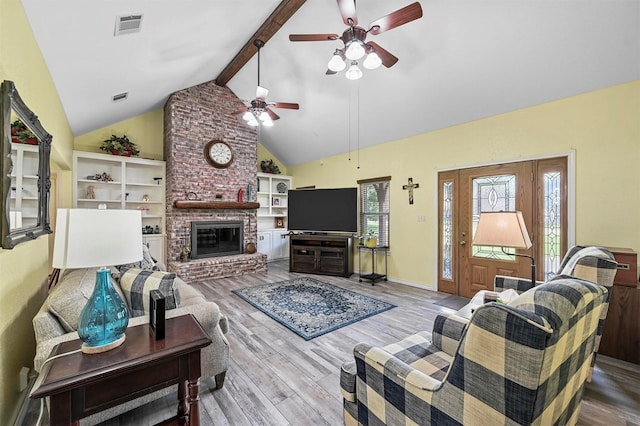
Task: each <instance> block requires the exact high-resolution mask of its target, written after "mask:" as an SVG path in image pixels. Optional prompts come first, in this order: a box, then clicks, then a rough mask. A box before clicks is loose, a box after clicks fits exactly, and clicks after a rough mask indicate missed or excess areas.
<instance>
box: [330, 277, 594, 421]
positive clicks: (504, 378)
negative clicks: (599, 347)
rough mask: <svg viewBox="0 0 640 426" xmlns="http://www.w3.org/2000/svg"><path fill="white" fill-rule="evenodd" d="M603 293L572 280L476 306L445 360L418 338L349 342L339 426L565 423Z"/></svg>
mask: <svg viewBox="0 0 640 426" xmlns="http://www.w3.org/2000/svg"><path fill="white" fill-rule="evenodd" d="M606 297H607V289H606V288H604V287H602V286H599V285H597V284H594V283H591V282H588V281H583V280H580V279H576V278H571V277H566V278H559V279H558V280H555V281H554V282H550V283H546V284H543V285H540V286H536V287H534V288H532V289H530V290H528V291H526V292H525V293H523V294H521V295H520V296H519V297H518V298H517V299H515V300H514V301H512V302H511V303H510V304H509V305H502V304H498V303H488V304H485V305H481V306H480V307H478V308H477V309H476V310H475V312H474V313H473V315H472V317H471V320H470V322H469V323H468V325H467V326H466V327H463V330H462V332H461V339H460V343H459V345H458V346H457V347H456V349H455V351H454V353H453V355H450V354H448V353H447V352H446V351H444V350H443V349H444V348H443V347H441V346H438V344H436V342H435V340H434V342H433V343H432V342H431V341H430V339H429V333H426V332H422V333H418V334H415V335H413V336H410V337H408V338H406V339H404V340H402V341H401V342H398V343H394V344H391V345H388V346H386V347H384V348H380V347H375V346H371V345H368V344H363V343H361V344H358V345H356V347H355V348H354V355H355V362H353V361H351V362H348V363H345V364H344V365H343V367H342V371H341V377H340V385H341V391H342V395H343V397H344V422H345V424H346V425H369V424H371V425H382V424H385V425H407V424H415V425H429V424H434V425H462V424H465V425H469V424H509V425H510V424H526V425H528V424H537V425H547V424H563V425H564V424H575V422H576V420H577V417H578V409H579V406H580V401H581V399H582V392H583V388H584V382H585V380H586V378H587V375H588V374H589V367H590V361H591V358H592V354H593V348H594V345H595V336H596V330H597V327H598V321H599V318H600V312H601V310H602V307H603V304H604V303H605V300H606Z"/></svg>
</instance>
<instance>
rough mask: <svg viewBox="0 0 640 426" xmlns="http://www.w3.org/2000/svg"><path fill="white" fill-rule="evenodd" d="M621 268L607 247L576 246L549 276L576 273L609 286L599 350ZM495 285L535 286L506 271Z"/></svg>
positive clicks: (498, 288)
mask: <svg viewBox="0 0 640 426" xmlns="http://www.w3.org/2000/svg"><path fill="white" fill-rule="evenodd" d="M617 270H618V263H617V262H616V260H615V257H614V256H613V254H612V253H611V252H610V251H609V250H607V249H606V248H604V247H594V246H573V247H571V248H570V249H569V251H567V254H566V255H565V256H564V258H563V259H562V263H561V264H560V271H559V272H558V273H557V274H555V275H554V276H553V277H551V278H550V279H549V281H554V280H557V279H559V278H562V277H565V276H572V277H576V278H581V279H583V280H587V281H591V282H594V283H596V284H600V285H602V286H605V287H607V289H608V290H609V292H608V293H607V300H606V301H605V304H604V307H603V308H602V314H601V317H600V323H599V324H598V333H597V335H596V336H597V337H596V347H595V350H594V352H598V348H599V347H600V339H601V338H602V331H603V330H604V321H605V319H606V318H607V312H608V311H609V300H610V299H611V291H612V289H613V279H614V278H615V276H616V272H617ZM540 284H541V282H540V281H537V282H536V285H540ZM494 285H495V291H504V290H506V289H508V288H511V289H514V290H516V291H517V292H518V293H521V292H523V291H526V290H528V289H530V288H531V287H532V285H531V280H527V279H522V278H515V277H506V276H502V275H496V277H495V278H494ZM595 363H596V356H595V355H594V357H593V360H592V362H591V371H590V373H589V379H588V380H589V381H591V377H592V376H593V368H594V366H595Z"/></svg>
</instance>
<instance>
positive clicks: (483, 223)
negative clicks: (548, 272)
mask: <svg viewBox="0 0 640 426" xmlns="http://www.w3.org/2000/svg"><path fill="white" fill-rule="evenodd" d="M472 244H473V245H474V246H489V247H512V248H517V249H528V248H529V247H531V239H530V238H529V233H528V232H527V227H526V226H525V224H524V218H523V217H522V212H519V211H515V212H484V213H480V220H479V221H478V227H477V228H476V234H475V235H474V237H473V243H472Z"/></svg>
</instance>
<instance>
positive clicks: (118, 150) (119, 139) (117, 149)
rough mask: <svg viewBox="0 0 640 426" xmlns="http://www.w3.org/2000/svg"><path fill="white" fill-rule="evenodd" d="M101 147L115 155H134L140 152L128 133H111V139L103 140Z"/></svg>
mask: <svg viewBox="0 0 640 426" xmlns="http://www.w3.org/2000/svg"><path fill="white" fill-rule="evenodd" d="M100 149H101V150H102V151H106V152H109V153H111V154H114V155H127V156H134V157H135V156H137V155H138V154H139V153H140V150H139V149H138V148H137V147H136V144H135V143H133V142H131V141H130V140H129V138H128V137H127V135H122V136H116V135H111V137H110V138H109V139H105V140H104V141H102V145H101V146H100Z"/></svg>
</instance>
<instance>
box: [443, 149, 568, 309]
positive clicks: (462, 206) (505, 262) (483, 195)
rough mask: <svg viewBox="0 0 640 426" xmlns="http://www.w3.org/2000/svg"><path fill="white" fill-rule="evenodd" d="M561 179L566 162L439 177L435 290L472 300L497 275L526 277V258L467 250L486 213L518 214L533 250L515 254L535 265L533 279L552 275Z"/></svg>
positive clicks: (563, 190)
mask: <svg viewBox="0 0 640 426" xmlns="http://www.w3.org/2000/svg"><path fill="white" fill-rule="evenodd" d="M566 177H567V159H566V157H558V158H551V159H544V160H532V161H523V162H518V163H508V164H500V165H493V166H484V167H474V168H469V169H461V170H451V171H446V172H441V173H439V174H438V212H439V214H438V216H439V219H438V290H439V291H442V292H446V293H451V294H457V295H460V296H465V297H472V296H473V295H474V294H475V293H476V292H478V291H479V290H493V280H494V277H495V276H496V275H512V276H518V277H523V278H529V277H530V276H531V261H530V259H528V258H522V257H516V256H511V255H509V254H505V253H503V251H502V250H501V249H500V248H492V247H476V246H473V245H472V242H473V235H474V233H475V229H476V226H477V224H478V220H479V219H480V213H482V212H487V211H501V210H503V211H514V210H519V211H521V212H522V214H523V217H524V219H525V223H526V226H527V230H528V231H529V236H530V238H531V241H532V243H533V247H532V248H531V249H529V250H520V251H518V253H521V254H527V255H531V256H534V257H535V258H536V259H537V260H538V273H537V277H538V279H545V278H546V277H548V275H549V274H551V273H552V272H555V271H556V270H557V267H558V265H559V262H560V259H561V256H562V254H563V253H564V252H565V251H566V249H567V208H566V202H567V201H566V200H567V185H566V182H567V178H566ZM505 250H506V251H507V253H513V250H512V249H505Z"/></svg>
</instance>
